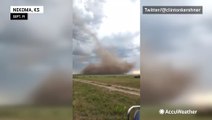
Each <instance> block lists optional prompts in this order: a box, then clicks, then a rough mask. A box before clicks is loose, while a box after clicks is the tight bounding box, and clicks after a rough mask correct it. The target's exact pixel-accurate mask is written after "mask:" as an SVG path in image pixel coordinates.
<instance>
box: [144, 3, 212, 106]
mask: <svg viewBox="0 0 212 120" xmlns="http://www.w3.org/2000/svg"><path fill="white" fill-rule="evenodd" d="M142 3H143V5H146V6H148V5H163V6H164V5H170V6H175V5H176V6H179V5H181V6H182V5H185V6H186V5H196V6H203V14H202V15H142V16H141V34H142V41H145V42H146V43H147V44H148V47H149V48H151V50H152V51H153V52H154V53H155V54H156V55H159V56H160V57H163V58H164V59H169V62H170V61H171V62H172V63H173V64H176V65H177V66H187V65H193V68H194V70H195V71H196V74H197V76H198V81H197V83H196V86H195V87H194V89H192V90H191V91H192V93H193V94H190V93H189V95H191V99H193V100H194V101H195V102H197V101H203V102H204V101H205V100H206V101H212V87H211V85H212V76H211V72H212V63H211V61H212V52H211V51H212V22H211V21H212V7H211V5H212V1H211V0H172V1H170V0H143V2H142ZM191 91H190V92H191ZM194 96H195V98H194ZM206 96H207V97H206ZM197 98H198V99H197ZM199 98H202V99H204V100H200V99H199ZM190 102H193V101H190ZM210 104H211V105H212V103H211V102H210Z"/></svg>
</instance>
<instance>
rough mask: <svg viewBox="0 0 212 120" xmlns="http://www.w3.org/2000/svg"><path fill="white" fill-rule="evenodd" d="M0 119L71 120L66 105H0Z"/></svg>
mask: <svg viewBox="0 0 212 120" xmlns="http://www.w3.org/2000/svg"><path fill="white" fill-rule="evenodd" d="M0 120H72V109H71V107H70V106H67V107H32V106H27V107H1V108H0Z"/></svg>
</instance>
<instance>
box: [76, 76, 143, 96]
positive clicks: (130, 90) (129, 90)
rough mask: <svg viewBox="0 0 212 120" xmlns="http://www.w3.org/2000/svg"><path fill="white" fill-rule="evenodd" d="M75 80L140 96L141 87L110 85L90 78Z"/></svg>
mask: <svg viewBox="0 0 212 120" xmlns="http://www.w3.org/2000/svg"><path fill="white" fill-rule="evenodd" d="M74 81H76V82H81V83H86V84H90V85H94V86H98V87H101V88H105V89H109V90H111V91H118V92H121V93H125V94H131V95H135V96H140V89H136V88H131V87H125V86H120V85H109V84H106V83H101V82H94V81H89V80H79V79H74Z"/></svg>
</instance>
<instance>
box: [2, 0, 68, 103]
mask: <svg viewBox="0 0 212 120" xmlns="http://www.w3.org/2000/svg"><path fill="white" fill-rule="evenodd" d="M10 5H43V6H44V14H43V15H40V14H34V15H30V16H29V20H28V21H10V20H9V16H8V14H9V8H10V7H9V6H10ZM71 6H72V3H71V1H70V0H61V1H58V0H51V1H43V0H37V1H29V0H18V1H0V16H1V19H0V26H1V27H0V58H1V59H0V66H1V67H0V91H1V92H2V91H4V92H3V94H6V95H7V96H8V98H5V99H9V98H10V99H11V98H13V97H16V99H14V100H13V99H12V100H10V101H13V102H17V101H19V100H20V99H22V98H25V97H26V94H28V92H30V90H32V88H33V87H35V86H36V85H37V84H38V83H39V82H41V81H42V80H43V76H44V75H46V74H47V73H48V72H51V71H52V70H56V69H66V70H69V72H70V73H71V69H72V55H71V54H72V38H71V37H72V18H71V17H72V8H71ZM55 13H57V14H58V17H55ZM2 97H4V96H2V93H0V99H1V98H2ZM10 101H8V102H10ZM0 104H2V103H0Z"/></svg>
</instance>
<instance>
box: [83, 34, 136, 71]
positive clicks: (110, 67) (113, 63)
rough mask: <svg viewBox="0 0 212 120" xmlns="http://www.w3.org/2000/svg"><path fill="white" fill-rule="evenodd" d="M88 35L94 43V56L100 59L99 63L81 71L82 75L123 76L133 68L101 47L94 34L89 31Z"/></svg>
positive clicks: (130, 64)
mask: <svg viewBox="0 0 212 120" xmlns="http://www.w3.org/2000/svg"><path fill="white" fill-rule="evenodd" d="M88 33H89V34H90V35H92V38H93V39H94V41H95V43H96V47H97V49H96V54H97V56H98V57H99V58H100V62H99V63H96V64H89V65H88V66H87V67H85V68H84V69H83V71H82V73H83V74H124V73H128V72H129V71H130V70H131V69H132V68H133V66H134V65H133V64H132V63H128V62H127V61H124V60H121V59H120V58H119V57H118V56H116V55H115V54H113V53H111V52H110V51H108V50H107V49H105V48H104V47H102V45H101V44H100V43H99V41H98V39H97V37H96V35H95V34H93V33H92V32H90V31H89V32H88Z"/></svg>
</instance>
